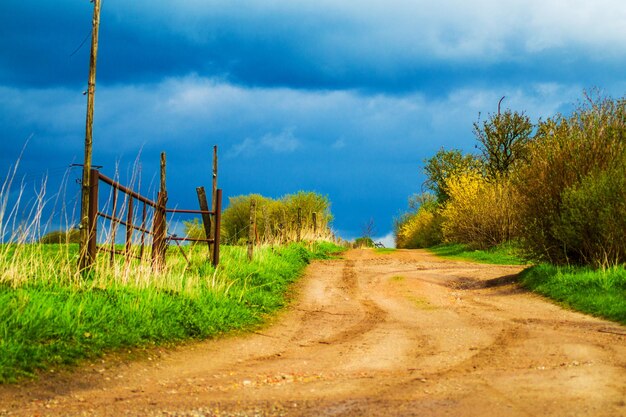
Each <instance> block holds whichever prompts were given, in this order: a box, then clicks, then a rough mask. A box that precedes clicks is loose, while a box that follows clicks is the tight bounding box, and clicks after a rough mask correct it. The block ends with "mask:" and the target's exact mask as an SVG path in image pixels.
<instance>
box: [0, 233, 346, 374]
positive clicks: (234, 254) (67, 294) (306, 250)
mask: <svg viewBox="0 0 626 417" xmlns="http://www.w3.org/2000/svg"><path fill="white" fill-rule="evenodd" d="M186 250H187V251H189V248H186ZM76 251H77V249H76V247H74V246H72V245H70V246H68V245H3V246H0V266H1V267H2V272H1V275H0V382H4V383H6V382H12V381H16V380H18V379H20V378H21V377H30V376H34V375H36V373H37V371H38V370H44V369H47V368H50V367H57V366H65V365H67V364H74V363H76V361H78V360H79V359H83V358H94V357H97V356H99V355H101V354H102V353H104V352H106V351H109V350H112V349H118V348H128V347H140V346H146V345H152V344H160V343H170V342H176V341H182V340H187V339H204V338H210V337H214V336H217V335H219V334H222V333H225V332H228V331H232V330H237V329H251V328H254V327H255V326H258V325H259V324H261V323H262V322H263V321H264V319H265V318H266V317H268V315H269V314H271V313H272V312H274V311H276V310H277V309H279V308H280V307H281V306H283V305H285V303H286V295H287V292H288V291H287V290H288V288H289V285H290V284H291V283H292V282H294V281H295V280H296V279H297V278H298V277H299V276H300V274H301V273H302V271H303V269H304V267H305V266H306V265H307V263H308V262H310V261H311V260H312V259H316V258H327V257H329V256H330V255H331V254H332V253H333V252H334V253H336V252H338V251H341V248H339V247H337V246H335V245H333V244H328V243H316V244H309V245H305V244H292V245H289V246H286V247H277V248H270V247H264V248H257V249H256V251H255V255H254V259H253V261H252V262H249V261H248V260H247V257H246V249H245V248H242V247H223V248H222V256H221V263H220V267H219V268H218V269H217V270H215V269H214V268H213V267H212V266H211V265H210V264H208V263H207V262H206V261H205V260H206V249H205V248H202V247H200V245H198V247H195V248H194V249H193V250H192V251H191V253H188V256H190V258H191V260H192V262H191V266H189V265H187V263H186V262H185V261H184V260H183V259H182V256H180V255H179V254H178V253H177V250H176V248H170V252H169V253H168V260H167V262H168V266H167V268H166V270H165V271H164V272H163V273H161V274H152V273H151V272H150V268H149V267H146V266H143V267H142V266H140V265H134V266H131V267H130V268H126V267H125V266H124V263H123V261H121V260H120V261H116V262H115V263H114V265H113V266H110V265H109V263H108V261H107V258H106V257H105V256H102V258H100V259H98V262H97V264H96V268H95V270H94V273H93V274H92V276H91V277H88V278H87V279H84V278H82V277H80V276H79V275H76V274H75V273H73V272H72V271H73V270H74V269H75V265H76V264H75V261H76Z"/></svg>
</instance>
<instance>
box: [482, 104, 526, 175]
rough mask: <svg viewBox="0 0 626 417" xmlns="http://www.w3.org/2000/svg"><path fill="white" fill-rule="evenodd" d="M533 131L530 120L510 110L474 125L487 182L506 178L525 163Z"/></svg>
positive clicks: (522, 114)
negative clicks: (515, 168) (514, 168)
mask: <svg viewBox="0 0 626 417" xmlns="http://www.w3.org/2000/svg"><path fill="white" fill-rule="evenodd" d="M532 131H533V124H532V123H531V122H530V118H529V117H528V116H526V115H525V114H524V113H518V112H513V111H511V110H506V111H505V112H504V113H500V112H499V111H498V113H497V114H495V115H491V116H490V117H489V118H488V119H487V120H485V121H483V122H482V123H479V122H476V123H474V135H476V139H477V140H478V142H479V144H480V145H479V146H478V148H479V149H480V150H481V152H482V157H483V161H484V165H485V171H486V173H487V176H488V177H489V178H496V177H498V176H506V175H507V174H508V173H509V172H510V170H511V169H512V168H513V167H514V166H515V164H516V163H517V162H519V161H523V160H525V158H526V154H527V144H528V142H529V141H530V139H531V134H532Z"/></svg>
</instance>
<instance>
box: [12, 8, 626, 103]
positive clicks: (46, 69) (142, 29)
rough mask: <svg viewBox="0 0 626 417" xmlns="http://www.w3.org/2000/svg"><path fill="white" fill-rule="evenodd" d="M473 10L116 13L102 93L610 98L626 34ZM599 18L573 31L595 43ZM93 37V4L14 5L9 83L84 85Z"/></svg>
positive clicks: (545, 15) (544, 14)
mask: <svg viewBox="0 0 626 417" xmlns="http://www.w3.org/2000/svg"><path fill="white" fill-rule="evenodd" d="M473 4H474V6H471V5H470V6H468V5H466V4H459V3H458V2H457V3H455V2H450V1H444V2H441V4H439V5H438V6H433V5H432V4H430V2H420V1H418V2H408V1H398V2H392V3H389V4H387V3H383V2H378V1H364V2H346V3H345V4H343V3H341V4H335V3H333V2H321V3H320V2H306V1H305V2H296V3H294V2H289V1H274V2H263V1H249V2H236V1H185V2H174V1H150V2H148V1H133V2H127V1H122V0H105V1H103V5H102V18H101V36H100V51H99V69H98V79H99V80H101V81H103V82H107V83H145V82H150V81H158V80H160V79H162V78H163V77H174V76H182V75H187V74H189V73H197V74H200V75H201V76H206V77H219V78H222V79H225V80H228V81H230V82H232V83H236V84H239V85H244V86H261V87H289V88H298V89H359V90H363V91H366V92H375V93H376V92H388V93H394V94H398V93H405V92H411V91H424V92H428V93H431V94H434V95H445V94H447V93H448V92H449V91H452V90H454V89H457V88H460V87H462V86H465V85H468V84H472V85H480V84H486V83H489V84H490V85H491V86H493V85H503V84H511V81H514V82H524V81H526V82H527V81H529V80H531V81H532V82H536V83H538V82H551V81H554V80H562V81H563V82H572V81H575V80H576V79H579V78H580V76H581V73H585V78H586V79H588V80H589V81H588V82H589V83H591V84H593V85H605V84H606V82H607V81H608V80H610V78H611V76H610V75H607V72H608V73H613V71H615V70H617V69H618V68H619V67H620V66H622V65H623V64H624V63H626V60H625V59H624V51H625V48H624V43H623V41H622V42H621V44H620V45H617V48H616V49H613V52H611V53H609V52H607V50H609V48H607V47H606V44H605V43H604V42H605V41H613V42H615V41H616V40H617V41H619V36H620V35H621V34H623V33H622V32H623V31H621V30H618V29H616V28H612V29H611V30H607V31H606V32H607V35H605V36H601V35H597V34H596V33H588V35H587V37H586V38H585V37H581V36H578V35H577V34H576V32H574V31H573V30H571V29H570V28H569V27H568V26H565V24H564V23H563V22H562V21H561V20H557V21H553V18H554V19H556V18H558V15H559V14H561V15H564V16H565V17H567V16H570V15H572V13H571V10H570V8H567V7H566V5H565V4H562V5H561V7H554V8H552V9H550V8H548V7H545V6H540V5H539V3H538V2H534V1H530V2H517V1H515V2H510V3H507V5H506V7H505V6H503V5H499V4H498V3H496V2H490V1H480V2H473ZM524 5H526V8H524V7H523V6H524ZM481 6H484V7H485V10H484V11H480V10H478V11H477V10H476V9H480V8H481ZM490 9H493V10H491V13H489V12H488V11H489V10H490ZM515 13H521V16H520V15H518V16H517V17H516V16H515ZM552 13H553V14H554V15H553V16H552ZM597 14H598V13H597V12H596V13H595V14H594V13H591V14H590V16H589V21H582V22H580V21H578V22H574V23H573V24H572V26H573V27H574V29H576V27H577V26H580V29H581V30H583V31H584V30H589V29H591V28H592V27H593V26H592V25H593V24H594V23H593V22H591V19H593V18H594V17H595V16H596V15H597ZM603 16H604V14H602V15H601V16H600V17H603ZM523 18H527V19H529V21H526V22H524V21H522V20H520V19H523ZM90 23H91V9H90V3H89V2H88V1H87V0H62V1H57V2H44V3H43V4H42V3H41V2H39V1H36V0H22V1H17V0H5V1H4V2H3V3H2V5H0V28H1V29H0V35H1V36H0V47H1V49H2V51H3V53H2V55H1V56H0V76H1V77H2V78H1V79H0V80H1V81H2V82H3V83H5V84H7V83H8V84H20V85H34V86H42V85H76V84H81V83H84V79H85V77H86V72H87V68H86V64H85V63H86V59H85V58H86V57H87V56H88V52H89V43H88V42H87V44H86V45H84V46H83V48H82V49H81V50H80V51H79V52H78V53H76V54H75V55H73V56H71V57H70V54H71V53H72V51H74V50H75V49H76V47H77V46H78V45H80V43H81V41H82V40H84V37H85V35H86V34H88V33H89V28H90ZM552 26H556V28H554V29H553V28H552ZM542 35H543V36H545V38H542Z"/></svg>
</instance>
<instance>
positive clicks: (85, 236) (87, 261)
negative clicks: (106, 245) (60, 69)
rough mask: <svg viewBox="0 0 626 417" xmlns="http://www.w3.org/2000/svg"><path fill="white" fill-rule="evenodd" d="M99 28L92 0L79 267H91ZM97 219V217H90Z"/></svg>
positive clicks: (96, 3)
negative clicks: (92, 181) (92, 168)
mask: <svg viewBox="0 0 626 417" xmlns="http://www.w3.org/2000/svg"><path fill="white" fill-rule="evenodd" d="M99 28H100V0H94V1H93V18H92V29H91V55H90V58H89V80H88V82H87V120H86V123H85V125H86V127H85V161H84V163H83V179H82V184H81V185H82V196H81V210H80V250H79V261H78V264H79V268H80V270H85V269H89V268H91V266H92V264H93V259H91V257H90V256H89V254H88V246H89V232H90V231H91V229H92V227H91V224H90V219H89V207H90V204H89V191H90V186H91V156H92V145H93V109H94V98H95V94H96V61H97V58H98V30H99ZM92 220H93V221H97V219H92Z"/></svg>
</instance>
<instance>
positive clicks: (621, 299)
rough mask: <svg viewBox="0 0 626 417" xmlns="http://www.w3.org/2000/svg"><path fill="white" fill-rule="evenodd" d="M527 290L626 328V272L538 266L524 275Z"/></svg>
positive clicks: (622, 270)
mask: <svg viewBox="0 0 626 417" xmlns="http://www.w3.org/2000/svg"><path fill="white" fill-rule="evenodd" d="M520 279H521V283H522V285H524V286H525V287H527V288H529V289H530V290H532V291H535V292H537V293H539V294H542V295H545V296H546V297H549V298H552V299H554V300H556V301H558V302H559V303H560V304H562V305H564V306H566V307H569V308H573V309H575V310H579V311H581V312H584V313H587V314H591V315H594V316H598V317H603V318H606V319H609V320H614V321H617V322H619V323H621V324H624V325H626V268H624V267H615V268H610V269H607V270H594V269H590V268H582V267H556V266H552V265H537V266H534V267H531V268H528V269H526V270H525V271H523V272H522V274H521V276H520Z"/></svg>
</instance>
